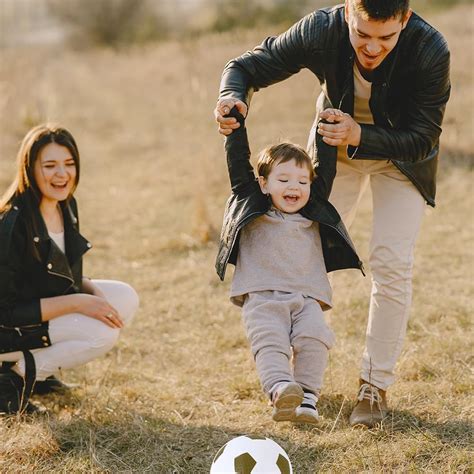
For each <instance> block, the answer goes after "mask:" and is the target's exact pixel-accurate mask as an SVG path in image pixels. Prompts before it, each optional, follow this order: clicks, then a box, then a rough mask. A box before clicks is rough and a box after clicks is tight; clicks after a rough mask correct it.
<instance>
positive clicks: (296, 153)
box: [257, 142, 315, 181]
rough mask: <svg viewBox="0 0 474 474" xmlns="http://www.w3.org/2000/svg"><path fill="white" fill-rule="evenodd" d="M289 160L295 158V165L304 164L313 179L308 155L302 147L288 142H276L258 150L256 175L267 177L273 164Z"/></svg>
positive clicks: (311, 165) (311, 163)
mask: <svg viewBox="0 0 474 474" xmlns="http://www.w3.org/2000/svg"><path fill="white" fill-rule="evenodd" d="M291 160H295V161H296V164H297V166H300V167H301V168H303V167H304V166H306V167H307V168H308V170H309V178H310V180H311V181H313V179H314V176H315V174H314V168H313V162H312V160H311V158H310V156H309V155H308V153H306V151H305V149H304V148H303V147H301V146H299V145H295V144H294V143H288V142H285V143H278V144H277V145H273V146H270V147H268V148H265V149H264V150H262V151H261V152H260V154H259V155H258V161H257V173H258V176H263V177H264V178H265V179H267V178H268V175H269V174H270V172H271V171H272V169H273V167H274V166H275V164H277V163H278V164H280V163H286V162H287V161H291Z"/></svg>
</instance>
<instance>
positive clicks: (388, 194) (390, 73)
mask: <svg viewBox="0 0 474 474" xmlns="http://www.w3.org/2000/svg"><path fill="white" fill-rule="evenodd" d="M302 68H308V69H309V70H310V71H312V72H313V73H314V74H315V75H316V77H317V78H318V80H319V82H320V84H321V86H322V91H323V92H322V93H321V95H320V97H319V99H318V101H317V115H316V121H315V127H314V128H315V129H316V130H317V133H319V134H321V135H322V136H323V140H324V141H325V142H326V143H328V144H330V145H334V146H337V147H338V162H337V175H336V179H335V181H334V185H333V189H332V194H331V198H330V200H331V202H332V203H333V204H334V205H335V207H336V208H337V210H338V211H339V212H340V214H341V216H342V218H343V220H344V222H345V224H346V225H347V226H350V225H351V223H352V222H353V220H354V217H355V212H356V209H357V205H358V203H359V201H360V198H361V195H362V193H363V191H364V190H365V188H366V187H367V185H368V184H370V186H371V190H372V194H373V229H372V237H371V242H370V256H369V263H370V268H371V271H372V293H371V300H370V308H369V317H368V326H367V338H366V347H365V350H364V354H363V357H362V367H361V374H360V388H359V393H358V396H357V404H356V405H355V407H354V410H353V412H352V414H351V417H350V423H351V425H356V424H363V425H366V426H373V425H375V424H376V423H378V422H380V421H381V420H382V419H383V418H384V417H385V416H386V414H387V411H388V408H387V403H386V397H385V393H386V390H387V388H388V387H389V386H390V385H391V384H393V382H394V368H395V364H396V362H397V359H398V357H399V355H400V352H401V349H402V344H403V340H404V337H405V333H406V327H407V321H408V314H409V309H410V305H411V294H412V290H411V279H412V267H413V251H414V245H415V240H416V237H417V234H418V230H419V228H420V224H421V219H422V215H423V212H424V203H425V202H426V203H428V204H429V205H431V206H434V204H435V201H434V199H435V191H436V184H435V183H436V169H437V161H438V151H439V136H440V133H441V123H442V120H443V115H444V110H445V106H446V102H447V101H448V98H449V93H450V82H449V51H448V48H447V45H446V42H445V40H444V38H443V36H442V35H441V34H440V33H439V32H438V31H436V30H435V29H434V28H433V27H431V26H430V25H429V24H427V23H426V22H425V21H424V20H423V19H422V18H420V17H419V16H418V15H416V14H415V13H414V12H412V11H411V9H410V8H409V0H346V3H345V5H339V6H336V7H334V8H328V9H323V10H318V11H316V12H314V13H312V14H310V15H308V16H306V17H305V18H303V19H302V20H300V21H299V22H298V23H296V24H295V25H294V26H293V27H291V28H290V29H289V30H288V31H286V32H285V33H283V34H281V35H280V36H278V37H271V38H267V39H266V40H265V41H264V42H263V43H262V44H261V45H260V46H258V47H257V48H255V49H254V50H253V51H252V52H247V53H245V54H243V55H242V56H240V57H239V58H237V59H234V60H232V61H230V62H229V63H228V64H227V65H226V67H225V69H224V72H223V76H222V82H221V88H220V97H219V100H218V102H217V106H216V109H215V111H214V113H215V117H216V120H217V122H218V123H219V132H220V133H222V134H224V135H228V134H230V133H232V131H233V130H234V129H235V128H238V126H239V124H238V123H237V122H236V121H235V119H233V118H227V117H225V115H226V114H227V113H228V112H229V110H230V109H231V108H232V107H233V106H236V107H237V109H238V110H239V111H240V112H241V113H242V114H243V115H244V116H246V114H247V110H248V105H249V103H250V98H251V95H252V93H253V92H254V91H257V90H258V89H261V88H263V87H267V86H269V85H271V84H274V83H276V82H279V81H282V80H284V79H286V78H288V77H289V76H291V75H292V74H295V73H297V72H298V71H299V70H300V69H302ZM319 119H326V120H325V121H326V122H329V123H321V122H319ZM318 123H319V125H318ZM311 135H312V136H311ZM311 135H310V142H311V141H312V140H314V133H312V134H311ZM320 166H324V163H321V165H320Z"/></svg>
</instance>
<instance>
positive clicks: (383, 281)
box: [330, 159, 425, 390]
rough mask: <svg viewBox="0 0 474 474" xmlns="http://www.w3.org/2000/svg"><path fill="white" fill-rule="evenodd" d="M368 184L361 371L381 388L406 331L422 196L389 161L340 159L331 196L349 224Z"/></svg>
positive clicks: (385, 384)
mask: <svg viewBox="0 0 474 474" xmlns="http://www.w3.org/2000/svg"><path fill="white" fill-rule="evenodd" d="M369 184H370V187H371V191H372V204H373V223H372V236H371V240H370V247H369V265H370V270H371V273H372V292H371V296H370V307H369V318H368V325H367V332H366V346H365V350H364V353H363V357H362V367H361V374H360V376H361V378H362V379H364V380H366V381H368V382H370V383H373V384H374V385H375V386H377V387H379V388H381V389H383V390H385V389H386V388H387V387H388V386H389V385H391V384H392V383H393V382H394V379H395V376H394V369H395V364H396V362H397V360H398V358H399V356H400V353H401V350H402V345H403V341H404V338H405V334H406V328H407V322H408V316H409V311H410V305H411V299H412V270H413V261H414V247H415V241H416V238H417V235H418V231H419V229H420V225H421V221H422V216H423V213H424V209H425V201H424V199H423V197H422V196H421V194H420V193H419V191H418V190H417V189H416V188H415V186H414V185H413V184H412V183H411V181H410V180H409V179H408V178H407V177H405V176H404V175H403V174H402V173H401V172H400V171H399V170H398V169H397V168H396V167H395V165H393V164H392V163H390V162H386V161H380V160H349V159H339V160H338V163H337V175H336V179H335V181H334V185H333V189H332V192H331V196H330V201H331V202H332V204H333V205H334V206H335V207H336V209H337V210H338V211H339V213H340V215H341V217H342V219H343V221H344V223H345V225H346V226H347V227H348V228H350V226H351V224H352V222H353V221H354V218H355V215H356V211H357V206H358V204H359V202H360V199H361V197H362V194H363V193H364V191H365V190H366V189H367V186H368V185H369ZM336 294H337V290H336Z"/></svg>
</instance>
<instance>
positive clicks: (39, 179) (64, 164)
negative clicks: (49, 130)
mask: <svg viewBox="0 0 474 474" xmlns="http://www.w3.org/2000/svg"><path fill="white" fill-rule="evenodd" d="M34 174H35V180H36V184H37V186H38V189H39V190H40V192H41V194H42V199H46V200H48V201H56V202H58V201H64V200H65V199H67V198H68V197H69V196H70V195H71V194H72V192H73V191H74V188H75V186H76V176H77V170H76V163H75V161H74V158H73V157H72V155H71V153H70V151H69V150H68V148H66V147H65V146H61V145H58V144H56V143H48V144H47V145H45V146H44V147H43V148H42V150H41V151H40V152H39V154H38V158H37V160H36V162H35V164H34Z"/></svg>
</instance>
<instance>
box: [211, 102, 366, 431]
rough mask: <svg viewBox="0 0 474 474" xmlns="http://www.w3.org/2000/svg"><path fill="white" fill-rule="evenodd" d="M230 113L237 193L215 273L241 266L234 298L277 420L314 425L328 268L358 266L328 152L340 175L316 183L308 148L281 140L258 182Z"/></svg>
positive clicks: (265, 159) (324, 348)
mask: <svg viewBox="0 0 474 474" xmlns="http://www.w3.org/2000/svg"><path fill="white" fill-rule="evenodd" d="M232 114H234V116H236V117H237V118H238V120H239V122H240V123H241V126H240V128H239V129H237V130H236V131H234V133H232V134H231V135H230V136H229V137H227V139H226V150H227V161H228V166H229V173H230V177H231V184H232V191H233V194H232V196H231V197H230V199H229V201H228V203H227V208H226V213H225V217H224V226H223V229H222V235H221V247H220V251H219V255H218V258H217V270H218V273H219V275H220V276H221V278H223V277H224V272H225V266H226V264H227V263H228V262H231V263H234V264H235V272H234V277H233V281H232V286H231V293H230V297H231V301H232V302H233V303H235V304H236V305H239V306H242V311H243V320H244V324H245V328H246V332H247V337H248V339H249V342H250V345H251V349H252V353H253V355H254V358H255V361H256V366H257V372H258V375H259V377H260V381H261V383H262V386H263V389H264V391H265V393H267V394H268V396H269V397H270V400H271V402H272V405H273V419H274V420H275V421H293V422H304V423H316V422H317V421H318V411H317V408H316V402H317V400H318V397H319V393H320V390H321V386H322V381H323V375H324V370H325V368H326V365H327V360H328V351H329V349H330V348H331V347H332V345H333V343H334V335H333V332H332V331H331V329H330V328H329V327H328V326H327V324H326V322H325V318H324V315H323V311H325V310H327V309H329V308H330V307H331V287H330V284H329V281H328V277H327V271H328V268H327V267H329V268H330V269H337V268H348V267H355V268H361V264H360V261H359V259H358V257H357V255H356V253H355V251H354V248H353V245H352V243H351V241H350V239H349V237H348V235H347V232H346V231H345V228H344V227H343V225H342V222H341V220H340V217H339V215H338V214H337V211H336V210H335V209H334V208H333V207H332V206H331V204H329V202H328V201H327V195H328V194H329V190H330V186H331V183H332V178H333V175H334V172H335V160H336V156H335V154H333V153H332V150H328V151H330V152H331V153H330V155H331V156H329V155H328V159H329V160H334V166H333V167H332V168H333V172H330V173H328V176H325V177H322V176H318V177H316V174H315V169H314V163H313V161H312V160H311V158H310V156H309V155H308V154H307V152H306V151H305V150H304V149H303V148H301V147H300V146H298V145H294V144H292V143H280V144H278V145H274V146H271V147H269V148H267V149H265V150H263V151H262V152H261V154H260V156H259V158H258V163H257V173H258V179H257V180H255V177H254V174H253V170H252V167H251V165H250V161H249V158H250V151H249V148H248V140H247V135H246V130H245V126H244V120H243V117H242V116H240V115H239V114H238V113H236V112H235V110H233V111H232ZM327 148H328V149H330V148H332V147H327ZM320 155H321V150H318V158H319V159H320V158H321V156H320ZM326 168H327V169H330V168H331V166H326ZM331 176H332V178H331ZM336 248H339V249H341V251H340V252H337V251H335V249H336Z"/></svg>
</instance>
